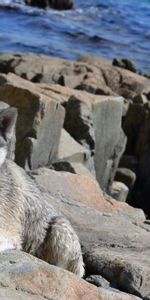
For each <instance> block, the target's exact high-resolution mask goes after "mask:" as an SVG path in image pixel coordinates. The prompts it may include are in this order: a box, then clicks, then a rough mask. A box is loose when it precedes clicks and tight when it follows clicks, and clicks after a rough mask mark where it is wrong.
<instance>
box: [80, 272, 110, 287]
mask: <svg viewBox="0 0 150 300" xmlns="http://www.w3.org/2000/svg"><path fill="white" fill-rule="evenodd" d="M86 281H88V282H89V283H91V284H94V285H96V286H97V287H100V286H101V287H103V288H105V289H108V288H109V286H110V282H109V281H108V280H106V279H105V278H104V277H102V276H101V275H90V276H88V277H86Z"/></svg>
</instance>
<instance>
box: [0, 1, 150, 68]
mask: <svg viewBox="0 0 150 300" xmlns="http://www.w3.org/2000/svg"><path fill="white" fill-rule="evenodd" d="M0 52H2V53H5V52H7V53H8V52H32V53H42V54H46V55H53V56H58V57H63V58H66V59H73V60H74V59H78V58H79V57H80V56H81V55H85V54H90V55H100V56H103V57H106V58H109V59H113V58H114V57H128V58H130V59H132V60H133V61H134V62H135V64H136V66H137V69H138V70H140V71H142V72H147V73H150V1H149V0H118V1H116V0H75V9H74V10H71V11H56V10H42V9H38V8H32V7H29V6H25V5H24V4H23V0H16V1H14V0H0Z"/></svg>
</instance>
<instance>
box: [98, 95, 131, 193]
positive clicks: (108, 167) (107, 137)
mask: <svg viewBox="0 0 150 300" xmlns="http://www.w3.org/2000/svg"><path fill="white" fill-rule="evenodd" d="M122 109H123V101H122V98H119V97H118V98H117V97H108V98H107V97H106V96H105V97H103V98H101V99H100V101H95V103H93V119H94V128H95V169H96V178H97V180H98V182H99V183H100V186H101V187H102V188H103V189H105V190H108V189H109V187H110V186H111V184H112V182H113V179H114V176H115V172H116V169H117V167H118V164H119V160H120V158H121V156H122V154H123V152H124V150H125V146H126V137H125V135H124V133H123V131H122V129H121V119H122Z"/></svg>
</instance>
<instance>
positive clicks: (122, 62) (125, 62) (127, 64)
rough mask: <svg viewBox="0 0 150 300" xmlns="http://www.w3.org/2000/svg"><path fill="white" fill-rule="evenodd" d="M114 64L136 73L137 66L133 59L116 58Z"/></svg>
mask: <svg viewBox="0 0 150 300" xmlns="http://www.w3.org/2000/svg"><path fill="white" fill-rule="evenodd" d="M112 64H113V65H114V66H116V67H120V68H123V69H127V70H129V71H132V72H134V73H136V67H135V65H134V63H133V61H131V60H130V59H128V58H114V60H113V62H112Z"/></svg>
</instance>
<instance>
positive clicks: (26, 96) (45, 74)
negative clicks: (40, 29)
mask: <svg viewBox="0 0 150 300" xmlns="http://www.w3.org/2000/svg"><path fill="white" fill-rule="evenodd" d="M125 66H130V64H129V63H127V62H126V63H125ZM132 67H133V66H132ZM135 71H136V70H135V69H134V68H133V69H132V71H130V70H127V69H124V68H123V67H122V66H121V67H118V66H116V65H114V63H113V64H112V63H111V62H109V61H107V60H106V59H104V58H101V57H92V56H91V57H89V56H88V57H86V56H85V57H81V58H80V60H79V61H75V62H73V61H67V60H63V59H59V58H51V57H46V56H38V55H31V54H8V55H0V101H3V102H5V103H7V105H10V106H15V107H17V109H18V121H17V127H16V143H15V136H14V139H13V140H12V142H11V144H10V151H9V157H10V158H12V159H13V158H14V156H15V160H16V162H17V163H18V164H19V165H20V166H22V167H23V168H25V169H26V170H27V172H29V173H30V175H31V176H32V177H33V178H34V179H35V180H36V182H37V183H38V184H39V186H40V188H41V190H42V191H43V193H45V192H46V193H49V201H50V203H51V204H53V205H54V206H55V207H57V208H59V209H60V211H61V212H62V213H63V214H64V215H66V216H67V217H68V218H69V219H70V221H71V222H72V224H73V225H74V227H75V228H76V230H77V232H78V234H79V236H80V239H81V244H82V247H83V255H84V261H85V266H86V276H85V279H86V277H87V281H86V282H85V280H81V279H78V278H77V277H76V276H74V275H72V274H70V273H69V272H67V271H64V270H61V269H59V268H57V267H54V266H49V265H48V264H46V263H44V262H41V261H39V260H38V259H35V258H32V257H31V256H29V255H28V254H24V253H19V252H17V251H9V252H8V253H6V254H5V253H4V254H1V255H0V261H1V263H0V268H1V272H0V276H1V287H0V296H1V297H3V298H1V299H12V294H13V295H14V299H56V298H57V299H61V300H72V299H73V300H77V299H80V298H81V299H86V300H88V299H93V300H94V299H118V300H119V299H121V300H122V299H127V300H128V299H144V300H148V299H150V258H149V254H150V238H149V237H150V221H149V218H150V203H149V189H150V183H149V172H150V168H149V165H150V164H149V160H150V151H149V126H150V125H149V118H150V108H149V101H150V80H149V79H148V78H146V77H144V76H140V75H138V74H136V72H135ZM3 105H6V104H2V103H1V106H0V107H1V108H2V107H3ZM127 202H128V203H129V204H130V205H131V206H130V205H129V204H127ZM133 206H134V207H133ZM143 211H144V212H143ZM144 213H145V214H144ZM11 261H13V263H12V264H11ZM4 266H5V267H4ZM28 268H29V270H28V271H26V270H27V269H28ZM4 269H5V273H4V274H3V270H4ZM18 270H20V271H19V272H18ZM37 274H39V275H38V276H37ZM13 276H14V279H13V280H12V278H13ZM63 277H64V278H65V280H66V282H64V281H65V280H64V278H63ZM31 278H32V285H31V282H30V280H31ZM42 278H43V279H42ZM44 278H45V279H44ZM46 278H48V279H46ZM88 282H90V283H88ZM6 283H7V284H6ZM91 283H92V284H94V285H96V286H97V287H94V286H93V285H91ZM39 286H40V287H39ZM58 286H59V288H58ZM77 287H78V288H77ZM62 290H63V292H62ZM71 291H72V292H71Z"/></svg>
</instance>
